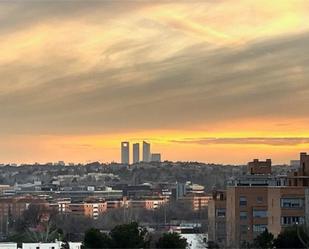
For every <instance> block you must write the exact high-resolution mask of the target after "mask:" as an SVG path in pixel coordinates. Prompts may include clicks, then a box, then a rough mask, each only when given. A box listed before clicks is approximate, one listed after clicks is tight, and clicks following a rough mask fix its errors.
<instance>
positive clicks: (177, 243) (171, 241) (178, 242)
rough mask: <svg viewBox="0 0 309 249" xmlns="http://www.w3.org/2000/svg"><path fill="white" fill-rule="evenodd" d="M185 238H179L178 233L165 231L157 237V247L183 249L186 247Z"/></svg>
mask: <svg viewBox="0 0 309 249" xmlns="http://www.w3.org/2000/svg"><path fill="white" fill-rule="evenodd" d="M187 245H188V243H187V239H185V238H181V237H180V235H179V234H178V233H165V234H163V236H162V237H161V238H160V239H159V241H158V243H157V245H156V247H157V248H162V249H163V248H178V249H185V248H186V247H187Z"/></svg>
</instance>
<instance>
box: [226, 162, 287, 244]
mask: <svg viewBox="0 0 309 249" xmlns="http://www.w3.org/2000/svg"><path fill="white" fill-rule="evenodd" d="M281 183H282V181H281V180H280V179H277V178H276V177H273V176H271V160H270V159H267V160H266V161H259V160H258V159H255V160H253V161H252V162H249V163H248V166H247V175H244V176H242V177H239V178H237V179H233V180H232V181H230V182H229V186H228V187H227V193H226V210H228V212H227V214H226V233H227V246H229V247H236V248H237V247H241V245H242V244H243V243H245V242H251V241H253V239H254V238H255V237H256V236H257V235H258V234H260V233H261V232H263V231H264V230H265V229H266V228H267V225H268V219H267V209H268V186H277V185H279V186H280V184H281Z"/></svg>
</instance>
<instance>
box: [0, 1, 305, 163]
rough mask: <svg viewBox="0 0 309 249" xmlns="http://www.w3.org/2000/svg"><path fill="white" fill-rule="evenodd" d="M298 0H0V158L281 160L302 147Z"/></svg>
mask: <svg viewBox="0 0 309 249" xmlns="http://www.w3.org/2000/svg"><path fill="white" fill-rule="evenodd" d="M308 44H309V2H308V1H307V0H274V1H269V0H258V1H256V0H219V1H213V0H205V1H134V0H133V1H41V2H40V1H32V0H26V1H2V2H1V4H0V50H1V56H0V76H1V80H0V117H1V119H0V134H1V140H0V164H1V163H13V162H14V163H33V162H42V163H44V162H54V161H58V160H64V161H66V162H76V163H78V162H81V163H85V162H91V161H100V162H112V161H117V162H118V161H119V160H120V142H121V141H129V142H141V141H143V140H146V141H148V142H151V144H152V150H153V151H154V152H156V151H157V152H161V153H162V159H163V160H171V161H200V162H210V163H224V164H245V163H246V162H247V161H250V160H251V159H253V158H262V159H264V158H272V159H273V161H274V163H278V164H279V163H280V164H281V163H288V162H289V160H291V159H294V158H298V154H299V152H301V151H309V125H308V124H309V109H308V107H309V71H308V70H309V53H308Z"/></svg>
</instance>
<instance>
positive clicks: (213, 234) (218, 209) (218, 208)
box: [208, 190, 226, 248]
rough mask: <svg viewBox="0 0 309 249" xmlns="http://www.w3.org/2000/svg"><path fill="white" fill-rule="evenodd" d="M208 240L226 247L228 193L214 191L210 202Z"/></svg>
mask: <svg viewBox="0 0 309 249" xmlns="http://www.w3.org/2000/svg"><path fill="white" fill-rule="evenodd" d="M208 240H209V241H214V242H216V243H217V244H218V245H219V246H221V247H222V248H224V247H226V192H225V191H224V190H221V191H220V190H214V191H213V195H212V199H211V200H209V202H208Z"/></svg>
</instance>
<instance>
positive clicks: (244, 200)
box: [239, 196, 247, 206]
mask: <svg viewBox="0 0 309 249" xmlns="http://www.w3.org/2000/svg"><path fill="white" fill-rule="evenodd" d="M239 206H247V198H246V197H244V196H240V197H239Z"/></svg>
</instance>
